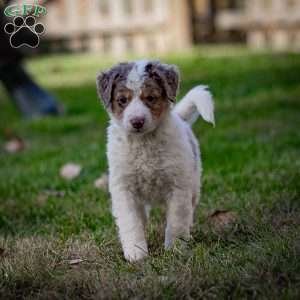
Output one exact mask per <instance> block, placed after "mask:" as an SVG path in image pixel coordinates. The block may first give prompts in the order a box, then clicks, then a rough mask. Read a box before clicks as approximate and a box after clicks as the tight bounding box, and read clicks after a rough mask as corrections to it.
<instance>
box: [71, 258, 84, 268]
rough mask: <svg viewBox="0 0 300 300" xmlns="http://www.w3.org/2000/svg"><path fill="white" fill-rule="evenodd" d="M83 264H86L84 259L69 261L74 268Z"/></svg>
mask: <svg viewBox="0 0 300 300" xmlns="http://www.w3.org/2000/svg"><path fill="white" fill-rule="evenodd" d="M82 262H84V259H81V258H76V259H71V260H69V261H68V264H69V265H71V266H74V265H78V264H80V263H82Z"/></svg>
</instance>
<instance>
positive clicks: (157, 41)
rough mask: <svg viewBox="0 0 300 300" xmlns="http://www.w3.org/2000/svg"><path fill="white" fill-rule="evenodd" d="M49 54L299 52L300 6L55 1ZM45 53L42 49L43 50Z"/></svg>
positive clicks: (294, 0)
mask: <svg viewBox="0 0 300 300" xmlns="http://www.w3.org/2000/svg"><path fill="white" fill-rule="evenodd" d="M49 2H50V3H48V5H47V9H48V13H47V15H46V16H45V17H44V19H43V23H44V24H45V27H46V35H45V37H44V41H43V42H44V43H43V45H44V48H43V49H44V50H48V51H59V50H69V51H96V52H98V53H109V54H111V55H115V56H118V55H122V54H128V53H134V54H140V55H145V54H149V53H157V54H162V53H166V52H168V51H174V50H176V51H180V50H184V49H187V48H189V47H191V46H192V45H198V44H201V43H224V42H226V43H228V42H234V43H236V42H239V43H244V44H246V45H247V46H249V47H251V48H254V49H266V48H271V49H275V50H299V49H300V1H299V0H172V1H171V0H164V1H160V0H114V1H109V0H89V1H86V0H53V1H49ZM40 49H41V48H40Z"/></svg>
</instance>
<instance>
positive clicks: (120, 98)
mask: <svg viewBox="0 0 300 300" xmlns="http://www.w3.org/2000/svg"><path fill="white" fill-rule="evenodd" d="M127 101H128V99H127V98H126V97H125V96H121V97H119V98H118V103H119V104H120V105H125V104H126V103H127Z"/></svg>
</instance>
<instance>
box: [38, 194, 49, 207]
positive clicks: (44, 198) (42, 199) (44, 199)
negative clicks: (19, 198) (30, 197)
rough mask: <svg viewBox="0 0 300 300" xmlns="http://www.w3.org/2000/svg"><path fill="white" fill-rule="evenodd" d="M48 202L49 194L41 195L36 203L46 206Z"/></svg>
mask: <svg viewBox="0 0 300 300" xmlns="http://www.w3.org/2000/svg"><path fill="white" fill-rule="evenodd" d="M47 201H48V195H47V194H39V195H38V196H37V198H36V202H37V203H38V204H39V205H44V204H45V203H46V202H47Z"/></svg>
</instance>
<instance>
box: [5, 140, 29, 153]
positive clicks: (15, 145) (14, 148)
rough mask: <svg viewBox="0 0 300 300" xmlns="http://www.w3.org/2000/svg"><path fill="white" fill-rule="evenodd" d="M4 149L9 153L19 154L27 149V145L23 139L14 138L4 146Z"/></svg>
mask: <svg viewBox="0 0 300 300" xmlns="http://www.w3.org/2000/svg"><path fill="white" fill-rule="evenodd" d="M4 149H5V151H6V152H8V153H17V152H20V151H22V150H24V149H25V144H24V142H23V140H22V139H21V138H19V137H14V138H13V139H11V140H10V141H8V142H7V143H6V144H5V145H4Z"/></svg>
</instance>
